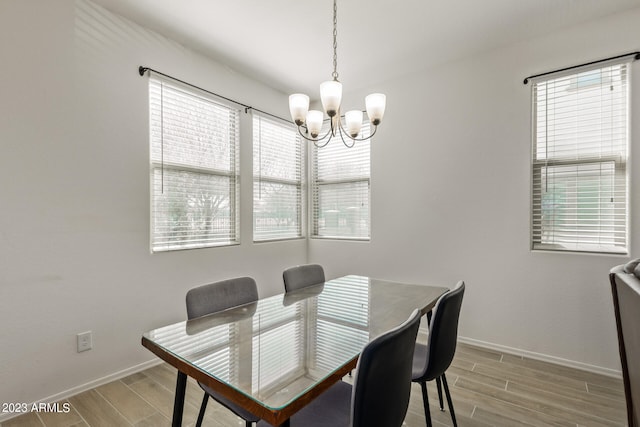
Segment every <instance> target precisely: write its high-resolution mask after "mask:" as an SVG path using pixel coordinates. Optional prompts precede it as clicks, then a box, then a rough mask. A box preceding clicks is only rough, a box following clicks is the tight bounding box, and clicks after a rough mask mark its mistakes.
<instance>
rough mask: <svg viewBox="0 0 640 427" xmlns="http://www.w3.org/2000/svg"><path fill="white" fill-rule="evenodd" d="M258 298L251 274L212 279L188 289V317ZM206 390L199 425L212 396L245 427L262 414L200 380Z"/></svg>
mask: <svg viewBox="0 0 640 427" xmlns="http://www.w3.org/2000/svg"><path fill="white" fill-rule="evenodd" d="M257 300H258V287H257V286H256V281H255V280H253V279H252V278H251V277H239V278H236V279H229V280H223V281H221V282H215V283H210V284H208V285H202V286H198V287H197V288H193V289H191V290H189V292H187V297H186V302H187V317H188V319H189V320H191V319H195V318H197V317H201V316H206V315H207V314H212V313H217V312H219V311H223V310H226V309H228V308H231V307H236V306H239V305H244V304H248V303H251V302H255V301H257ZM198 385H200V388H202V390H204V397H203V398H202V404H201V405H200V412H199V413H198V420H197V421H196V427H200V426H201V425H202V420H203V419H204V413H205V411H206V409H207V402H208V400H209V397H211V398H212V399H214V400H216V401H217V402H218V403H220V404H221V405H223V406H225V407H226V408H228V409H229V410H231V411H232V412H233V413H235V414H236V415H237V416H239V417H240V418H242V419H243V420H245V423H246V427H251V425H252V423H257V422H258V420H259V419H260V418H258V417H256V416H255V415H253V414H252V413H250V412H248V411H246V410H245V409H243V408H241V407H239V406H238V405H236V404H234V403H233V402H231V401H229V400H228V399H227V398H226V397H224V396H222V395H220V394H219V393H218V392H216V391H215V390H213V389H211V388H210V387H208V386H206V385H204V384H201V383H198Z"/></svg>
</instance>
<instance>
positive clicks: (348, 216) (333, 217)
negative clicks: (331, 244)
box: [311, 122, 371, 240]
mask: <svg viewBox="0 0 640 427" xmlns="http://www.w3.org/2000/svg"><path fill="white" fill-rule="evenodd" d="M369 132H370V125H369V123H368V122H366V123H364V124H363V125H362V131H361V135H362V136H361V137H367V136H369ZM370 141H371V140H367V141H358V142H356V143H355V145H354V146H353V147H352V148H347V147H346V146H345V145H344V144H342V142H341V141H340V138H339V137H337V138H336V137H334V139H333V140H332V141H331V142H330V143H329V144H327V145H326V146H324V147H322V148H318V147H315V146H313V156H312V159H313V161H312V162H313V163H312V182H311V187H312V188H311V192H312V236H313V237H324V238H345V239H359V240H368V239H369V238H370V201H369V195H370V178H371V166H370V163H371V160H370V156H371V153H370V147H371V144H370Z"/></svg>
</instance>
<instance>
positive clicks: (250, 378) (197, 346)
mask: <svg viewBox="0 0 640 427" xmlns="http://www.w3.org/2000/svg"><path fill="white" fill-rule="evenodd" d="M447 290H448V289H447V288H444V287H439V286H427V285H414V284H405V283H397V282H391V281H385V280H378V279H372V278H369V277H365V276H353V275H352V276H344V277H340V278H337V279H333V280H329V281H327V282H324V283H323V284H319V285H314V286H310V287H307V288H304V289H301V290H297V291H293V292H289V293H286V294H280V295H275V296H272V297H268V298H264V299H260V300H258V301H256V302H254V303H250V304H245V305H242V306H238V307H234V308H232V309H229V310H225V311H222V312H218V313H215V314H211V315H208V316H204V317H200V318H197V319H192V320H188V321H184V322H179V323H176V324H173V325H169V326H164V327H161V328H157V329H154V330H152V331H149V332H146V333H144V334H143V336H142V345H143V346H144V347H146V348H147V349H149V350H150V351H151V352H153V353H154V354H155V355H156V356H158V357H159V358H160V359H162V360H164V361H166V362H167V363H169V364H170V365H172V366H174V367H175V368H177V369H178V378H177V381H176V394H175V401H174V409H173V424H172V425H173V426H180V425H181V424H182V413H183V408H184V395H185V388H186V382H187V376H190V377H192V378H194V379H196V380H197V381H199V382H201V383H203V384H206V385H208V386H209V387H211V388H212V389H214V390H216V391H218V392H219V393H220V394H222V395H223V396H225V397H226V398H227V399H229V400H231V401H233V402H235V403H236V404H238V405H240V406H242V407H244V408H245V409H247V410H248V411H249V412H251V413H253V414H255V415H256V416H258V417H260V418H261V419H263V420H265V421H267V422H268V423H270V424H271V425H273V426H281V425H283V426H287V425H288V424H289V421H288V420H289V418H290V417H291V416H292V415H293V414H294V413H296V412H297V411H298V410H300V409H301V408H303V407H304V406H305V405H307V404H308V403H310V402H311V401H312V400H313V399H314V398H315V397H317V396H318V395H320V394H321V393H322V392H323V391H325V390H326V389H327V388H329V387H330V386H331V385H332V384H334V383H335V382H336V381H339V380H340V379H341V378H342V377H343V376H345V375H346V374H348V373H349V372H350V371H351V370H353V369H354V368H355V367H356V364H357V360H358V355H359V354H360V352H361V351H362V349H363V348H364V347H365V346H366V345H367V343H369V342H370V341H371V340H372V339H374V338H376V337H377V336H379V335H381V334H382V333H384V332H386V331H388V330H389V329H392V328H394V327H395V326H398V325H400V324H401V323H402V322H403V321H405V320H406V319H407V318H408V317H409V315H410V314H411V312H412V311H413V310H415V309H416V308H417V309H420V310H421V311H422V313H423V314H426V313H427V312H428V311H430V310H431V309H432V308H433V306H434V305H435V303H436V301H437V300H438V298H439V297H440V296H441V295H442V294H443V293H445V292H446V291H447Z"/></svg>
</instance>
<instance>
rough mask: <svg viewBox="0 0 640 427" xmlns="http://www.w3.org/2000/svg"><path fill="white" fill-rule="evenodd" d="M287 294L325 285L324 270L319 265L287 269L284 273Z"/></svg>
mask: <svg viewBox="0 0 640 427" xmlns="http://www.w3.org/2000/svg"><path fill="white" fill-rule="evenodd" d="M282 279H283V280H284V290H285V292H291V291H295V290H296V289H300V288H306V287H307V286H311V285H317V284H320V283H324V269H323V268H322V266H321V265H318V264H305V265H298V266H295V267H291V268H287V269H286V270H285V271H284V272H283V273H282Z"/></svg>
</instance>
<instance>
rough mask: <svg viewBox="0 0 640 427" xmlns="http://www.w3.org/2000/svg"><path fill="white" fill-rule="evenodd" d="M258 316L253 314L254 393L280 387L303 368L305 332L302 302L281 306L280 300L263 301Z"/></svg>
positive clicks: (270, 391)
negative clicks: (284, 380) (286, 378)
mask: <svg viewBox="0 0 640 427" xmlns="http://www.w3.org/2000/svg"><path fill="white" fill-rule="evenodd" d="M261 304H262V310H261V314H260V315H259V316H254V317H253V330H254V331H259V332H260V333H259V334H256V333H255V332H254V336H253V339H252V351H253V359H252V360H253V366H252V380H251V384H252V392H253V393H256V392H258V391H259V392H260V394H261V395H263V396H265V395H269V394H271V393H273V392H277V391H279V390H280V384H281V382H282V380H283V377H285V376H291V377H294V378H295V377H297V376H300V374H301V371H303V364H304V355H305V350H304V346H305V342H306V341H305V331H304V319H303V317H302V312H301V305H300V304H295V305H292V306H290V307H287V308H286V309H284V310H283V309H282V301H281V300H270V301H261Z"/></svg>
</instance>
